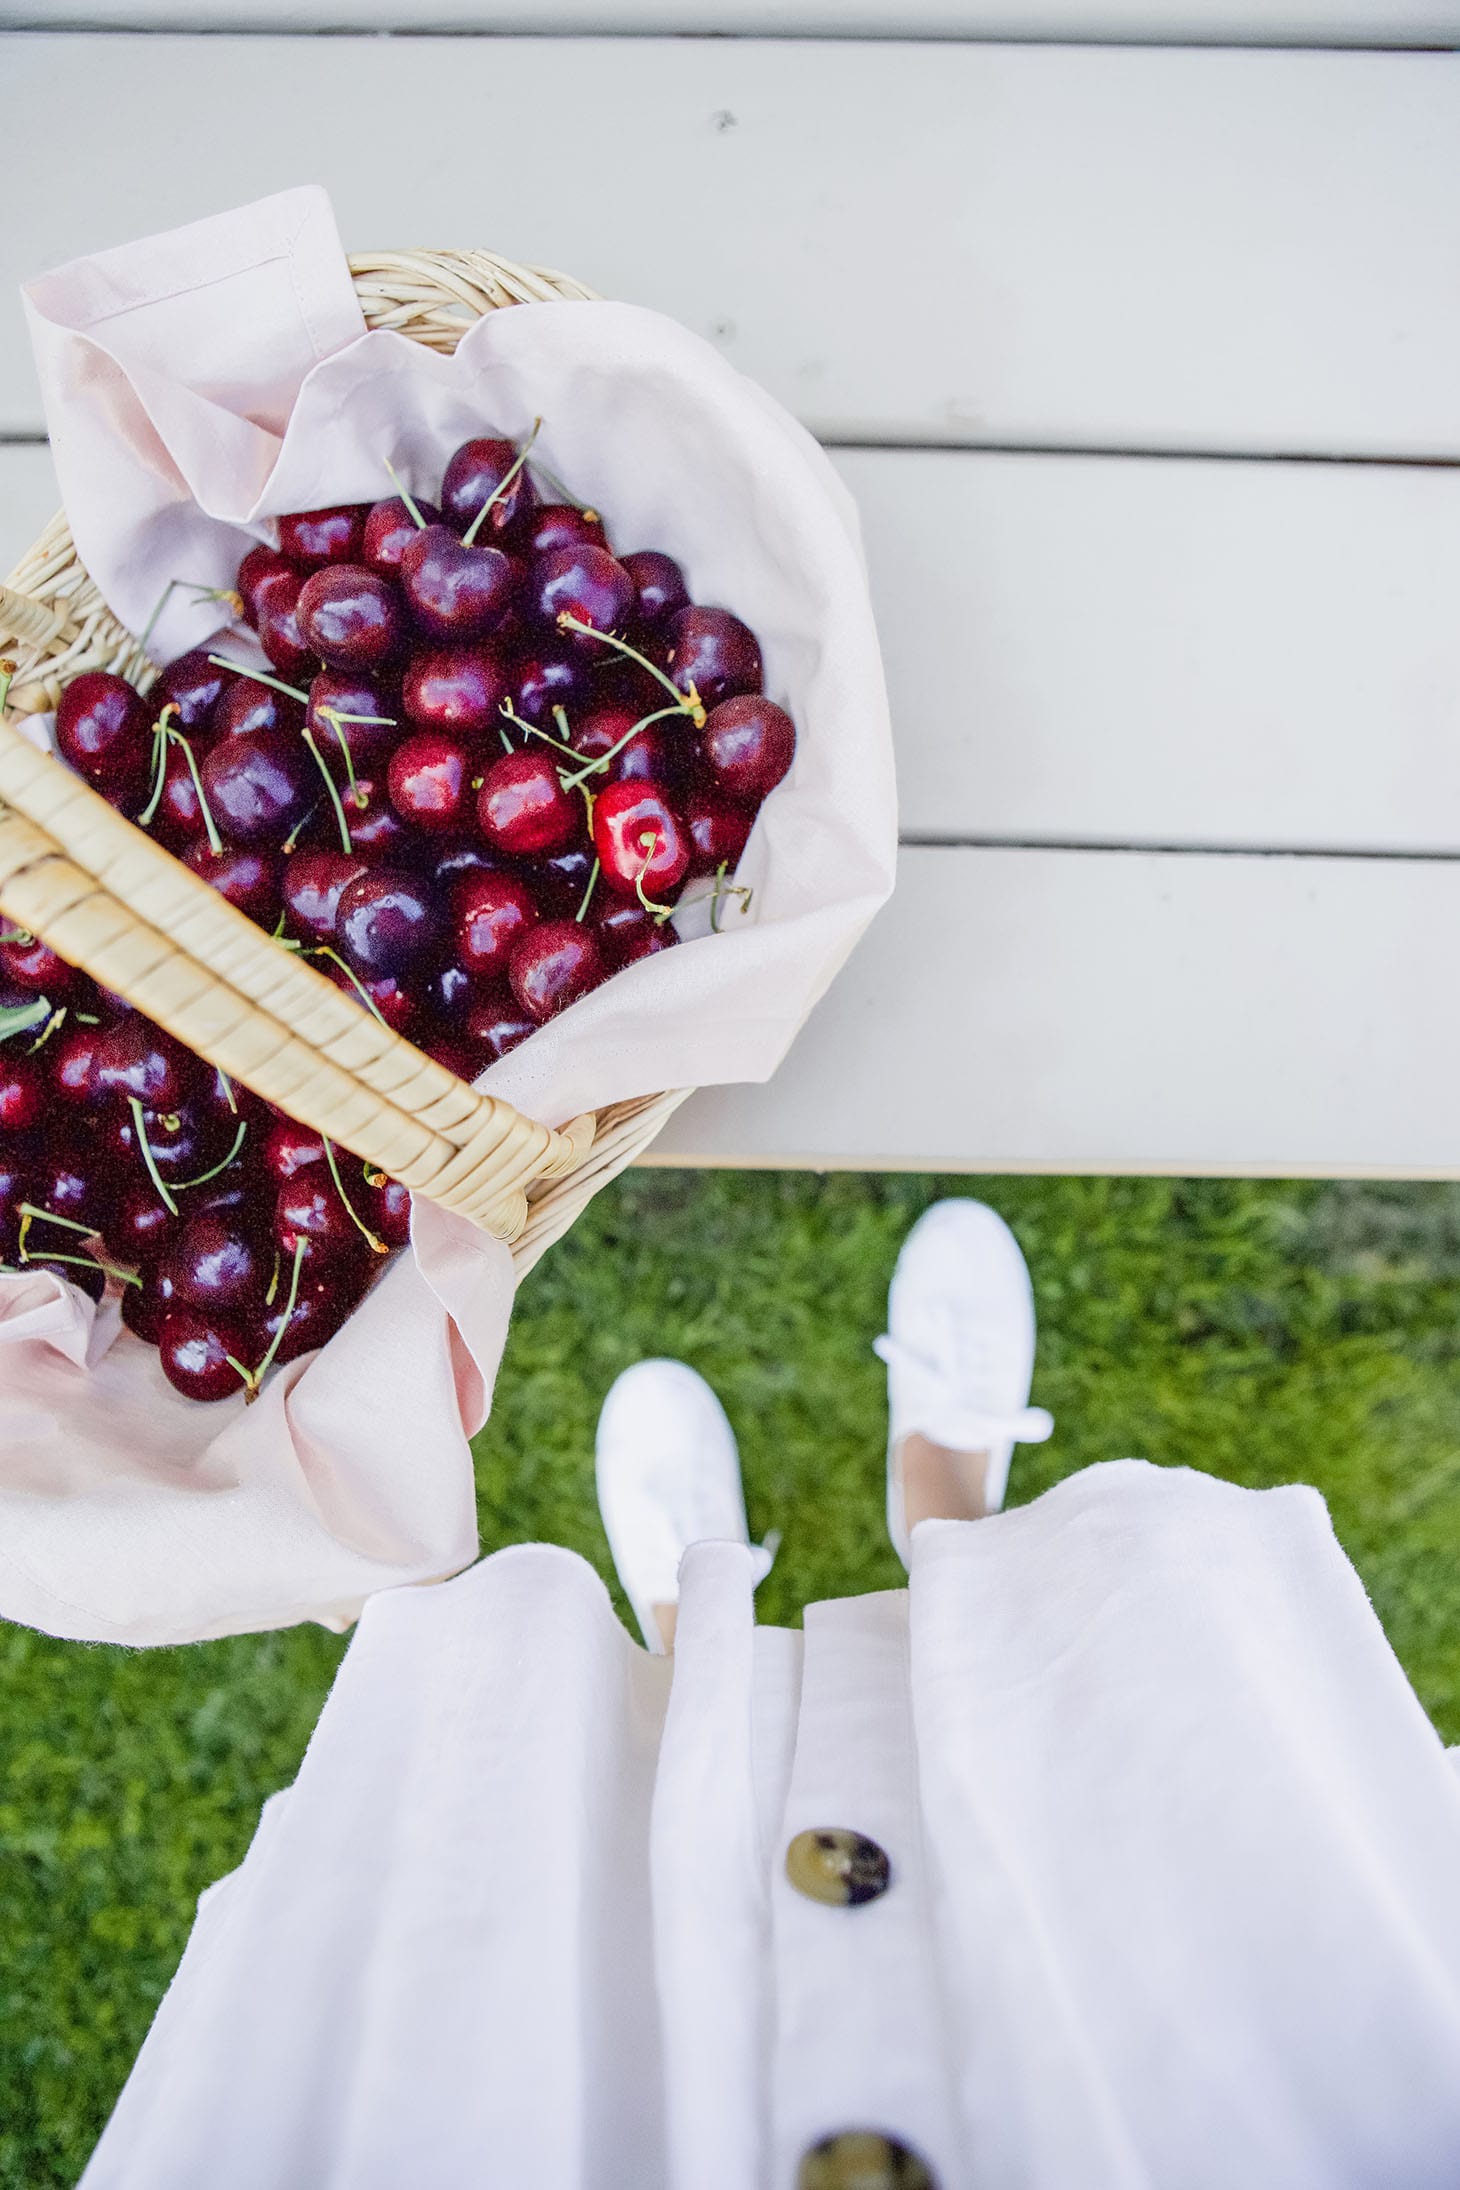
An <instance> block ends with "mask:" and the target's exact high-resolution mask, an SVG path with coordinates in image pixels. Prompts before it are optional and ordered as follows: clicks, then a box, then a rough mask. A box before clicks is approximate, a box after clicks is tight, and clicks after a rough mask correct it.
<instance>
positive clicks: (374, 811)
mask: <svg viewBox="0 0 1460 2190" xmlns="http://www.w3.org/2000/svg"><path fill="white" fill-rule="evenodd" d="M340 803H341V805H342V806H343V807H344V809H345V819H346V821H347V823H348V825H349V830H350V848H351V850H352V851H353V852H354V853H355V855H356V856H357V858H360V859H363V860H365V861H366V862H367V863H368V864H369V865H370V866H372V867H378V866H379V865H380V864H381V862H382V861H384V860H390V861H391V862H392V863H393V864H395V865H400V864H401V863H402V862H403V861H405V860H408V859H412V858H413V857H414V855H415V854H416V853H418V852H419V851H420V850H421V840H420V838H419V837H418V836H417V835H416V834H415V831H414V830H412V829H408V828H407V826H406V824H405V823H404V822H403V821H402V820H401V817H400V815H399V814H398V813H397V812H396V810H395V808H394V806H392V804H391V802H390V791H389V788H388V786H387V783H386V780H385V776H384V774H383V773H382V774H380V775H379V776H374V775H369V776H357V777H356V779H355V785H354V788H353V789H352V790H349V789H347V790H342V791H341V793H340ZM316 818H317V821H318V824H319V838H320V841H321V842H327V843H329V844H330V845H332V846H334V847H338V846H339V830H338V827H337V824H336V821H335V816H334V814H333V812H332V811H328V810H327V811H325V812H324V813H322V814H321V815H319V816H317V817H316Z"/></svg>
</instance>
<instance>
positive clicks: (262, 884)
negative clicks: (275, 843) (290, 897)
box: [182, 836, 279, 928]
mask: <svg viewBox="0 0 1460 2190" xmlns="http://www.w3.org/2000/svg"><path fill="white" fill-rule="evenodd" d="M182 860H183V865H184V866H185V867H191V868H192V870H193V873H194V874H197V875H201V876H202V878H203V880H204V881H205V882H208V883H211V884H212V886H213V888H214V889H215V890H216V891H217V892H218V894H219V896H220V897H226V898H227V900H228V902H229V904H230V905H236V906H237V907H238V910H239V911H240V912H242V913H247V914H248V917H249V919H250V920H256V921H257V922H258V924H259V926H260V927H261V928H272V927H273V925H274V923H275V921H276V920H277V919H278V916H279V862H278V860H277V859H276V858H275V856H274V855H273V854H272V853H270V852H259V851H251V850H249V849H248V847H247V846H246V845H242V844H225V845H224V847H223V849H222V851H221V852H215V851H214V850H213V848H212V846H211V845H210V844H209V842H208V839H207V838H206V837H205V836H200V837H197V838H196V839H195V840H194V841H193V843H191V844H190V845H189V846H188V848H187V849H186V851H185V852H184V853H183V854H182Z"/></svg>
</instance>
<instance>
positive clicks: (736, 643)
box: [664, 607, 764, 707]
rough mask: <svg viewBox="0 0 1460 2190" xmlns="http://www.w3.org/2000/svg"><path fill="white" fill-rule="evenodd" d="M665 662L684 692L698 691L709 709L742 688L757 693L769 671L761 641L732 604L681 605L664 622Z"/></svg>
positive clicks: (703, 703)
mask: <svg viewBox="0 0 1460 2190" xmlns="http://www.w3.org/2000/svg"><path fill="white" fill-rule="evenodd" d="M664 631H665V637H666V638H667V640H668V643H669V650H668V656H667V662H666V666H667V668H668V670H669V674H670V676H671V677H672V678H673V679H674V682H675V683H676V684H677V685H678V687H679V689H680V691H681V692H684V693H688V692H689V691H690V689H691V687H693V689H694V690H695V691H696V692H697V693H698V694H699V697H700V702H701V704H702V705H703V706H705V707H715V706H718V704H719V702H720V701H721V700H728V699H729V698H731V696H732V695H733V694H735V693H738V692H758V691H759V690H760V687H761V679H762V676H763V674H764V672H763V669H762V665H761V658H760V642H759V641H758V640H757V638H756V636H755V633H754V632H753V631H752V630H751V629H750V626H749V625H748V624H743V623H742V622H741V621H740V618H739V617H738V616H732V615H731V613H730V611H729V609H728V608H695V607H689V608H681V609H679V610H678V611H677V612H676V613H675V614H674V615H673V616H671V617H670V618H669V620H668V622H667V623H666V625H665V626H664Z"/></svg>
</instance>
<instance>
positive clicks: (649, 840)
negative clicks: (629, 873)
mask: <svg viewBox="0 0 1460 2190" xmlns="http://www.w3.org/2000/svg"><path fill="white" fill-rule="evenodd" d="M663 841H664V832H663V830H662V829H654V830H652V831H651V830H649V829H645V830H644V831H643V832H642V834H641V835H640V837H639V850H640V851H641V852H642V851H643V850H644V847H645V845H647V846H648V848H649V849H648V855H647V857H646V858H645V861H644V864H643V866H642V867H641V868H640V869H639V871H638V873H637V874H636V875H635V876H634V889H635V892H636V893H637V896H638V900H639V903H640V904H641V905H642V906H643V908H644V910H645V912H646V913H653V914H654V915H655V922H654V924H655V926H656V927H660V928H662V927H663V925H664V923H665V921H666V920H667V919H668V918H669V915H670V914H671V913H672V912H673V910H674V907H673V906H672V905H661V904H660V903H659V900H658V899H657V898H656V897H650V896H649V895H648V893H647V892H646V890H645V888H644V877H645V875H646V874H647V873H648V872H649V869H650V868H651V867H652V866H653V864H654V861H655V859H656V858H657V857H658V853H659V847H660V845H661V844H662V843H663Z"/></svg>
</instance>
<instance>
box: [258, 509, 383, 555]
mask: <svg viewBox="0 0 1460 2190" xmlns="http://www.w3.org/2000/svg"><path fill="white" fill-rule="evenodd" d="M369 514H370V510H369V504H368V503H365V502H354V503H350V504H349V505H347V506H345V507H343V508H338V509H303V510H296V511H294V512H293V514H292V515H290V516H288V517H281V518H280V519H279V552H280V554H281V555H287V556H288V557H289V559H290V560H291V561H292V562H296V563H309V564H319V563H358V562H359V560H360V554H361V550H362V548H363V546H364V541H365V520H366V518H367V517H368V516H369Z"/></svg>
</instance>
